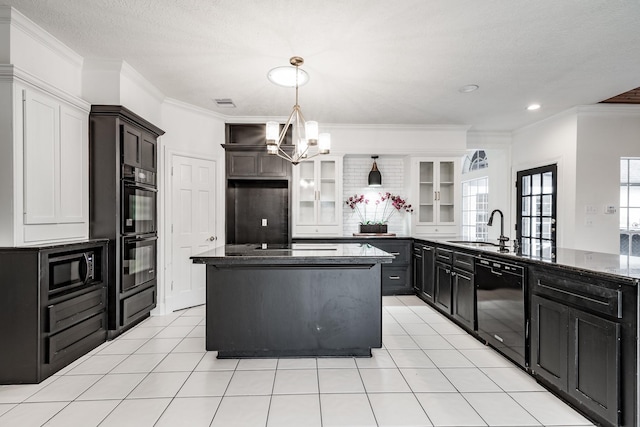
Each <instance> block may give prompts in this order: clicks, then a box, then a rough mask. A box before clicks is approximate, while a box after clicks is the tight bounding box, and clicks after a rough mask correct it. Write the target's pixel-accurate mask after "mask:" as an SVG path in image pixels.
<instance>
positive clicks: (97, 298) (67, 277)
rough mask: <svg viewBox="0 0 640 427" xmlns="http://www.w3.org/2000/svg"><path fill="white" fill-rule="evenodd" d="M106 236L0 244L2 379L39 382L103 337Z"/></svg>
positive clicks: (104, 325) (84, 352)
mask: <svg viewBox="0 0 640 427" xmlns="http://www.w3.org/2000/svg"><path fill="white" fill-rule="evenodd" d="M106 270H107V240H93V241H87V242H83V243H68V244H61V245H52V246H43V247H21V248H0V289H2V298H0V342H1V343H2V350H1V351H0V365H1V366H2V367H3V369H0V384H30V383H39V382H41V381H43V380H44V379H46V378H47V377H49V376H51V375H53V374H55V373H56V372H57V371H59V370H60V369H62V368H64V367H65V366H67V365H68V364H70V363H72V362H73V361H75V360H76V359H78V358H79V357H81V356H83V355H85V354H87V353H88V352H89V351H91V350H93V349H94V348H96V347H97V346H99V345H100V344H102V343H103V342H105V341H106V337H107V325H106V320H107V319H106V307H107V295H106V290H107V286H108V282H107V275H106Z"/></svg>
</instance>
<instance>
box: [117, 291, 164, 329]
mask: <svg viewBox="0 0 640 427" xmlns="http://www.w3.org/2000/svg"><path fill="white" fill-rule="evenodd" d="M120 304H122V310H121V313H122V318H121V325H122V326H124V325H127V324H129V323H131V322H134V321H135V320H138V319H139V318H141V317H143V316H145V315H146V314H147V313H149V312H150V311H151V310H152V309H153V308H154V307H155V306H156V287H155V286H153V287H151V288H147V289H144V290H142V291H140V292H138V293H137V294H135V295H131V296H130V297H128V298H125V299H123V300H122V301H121V302H120Z"/></svg>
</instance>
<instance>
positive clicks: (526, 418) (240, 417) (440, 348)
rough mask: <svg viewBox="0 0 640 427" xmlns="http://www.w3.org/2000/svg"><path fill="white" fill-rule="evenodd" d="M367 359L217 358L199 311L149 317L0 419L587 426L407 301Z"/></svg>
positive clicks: (18, 391) (351, 426) (1, 411)
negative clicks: (208, 343) (208, 349)
mask: <svg viewBox="0 0 640 427" xmlns="http://www.w3.org/2000/svg"><path fill="white" fill-rule="evenodd" d="M383 302H384V308H383V312H384V313H383V322H384V323H383V335H384V337H383V343H384V348H382V349H377V350H374V352H373V353H374V356H373V357H372V358H357V359H353V358H319V359H313V358H308V359H245V360H218V359H216V354H215V352H206V351H205V350H204V307H203V306H200V307H194V308H191V309H188V310H184V311H181V312H176V313H173V314H171V315H167V316H156V317H152V318H150V319H147V320H145V321H144V322H143V323H141V324H140V325H139V326H137V327H135V328H134V329H132V330H131V331H129V332H127V333H126V334H123V335H122V336H120V337H118V338H117V339H115V340H113V341H110V342H107V343H105V344H103V345H102V346H100V347H99V348H97V349H95V350H94V351H92V352H91V353H90V354H89V355H87V356H85V357H83V358H81V359H80V360H78V361H76V362H75V363H73V364H72V365H70V366H68V367H67V368H65V369H64V370H62V371H60V372H59V373H58V374H57V375H55V376H53V377H51V378H49V379H47V380H46V381H44V382H42V383H41V384H37V385H11V386H0V426H3V427H4V426H11V427H14V426H18V427H28V426H41V425H46V426H64V427H73V426H82V427H90V426H98V425H99V426H118V427H125V426H135V427H145V426H158V427H160V426H163V427H164V426H189V427H198V426H212V427H218V426H224V427H241V426H263V427H264V426H267V427H274V426H279V427H286V426H295V427H306V426H325V427H329V426H345V427H347V426H348V427H355V426H432V425H434V426H487V425H489V426H541V425H544V426H587V425H592V424H591V423H590V422H589V421H588V420H587V419H585V418H583V417H582V416H581V415H579V414H578V413H576V412H575V411H574V410H572V409H571V408H569V407H568V406H566V405H565V404H564V403H562V402H561V401H560V400H558V399H556V398H555V397H554V396H553V395H551V394H550V393H549V392H547V391H546V390H545V389H544V388H542V387H540V386H539V385H538V384H537V383H536V382H535V381H534V380H533V379H532V378H531V377H529V376H528V375H526V374H525V373H524V372H522V371H521V370H520V369H518V368H516V367H515V366H514V365H512V364H511V363H510V362H509V361H507V360H506V359H504V358H503V357H502V356H500V355H499V354H498V353H496V352H494V351H493V350H491V349H489V348H487V347H485V346H483V345H482V344H481V343H479V342H478V341H476V340H475V339H473V338H472V337H470V336H468V335H467V334H466V333H465V332H464V331H463V330H462V329H460V328H458V327H457V326H456V325H454V324H453V323H451V322H450V321H448V320H447V319H446V318H445V317H443V316H441V315H440V314H439V313H437V312H436V311H435V310H433V309H432V308H430V307H429V306H427V305H426V304H424V303H423V302H422V301H420V300H419V299H418V298H416V297H414V296H406V297H405V296H398V297H385V298H384V300H383Z"/></svg>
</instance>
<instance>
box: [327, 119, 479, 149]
mask: <svg viewBox="0 0 640 427" xmlns="http://www.w3.org/2000/svg"><path fill="white" fill-rule="evenodd" d="M322 131H323V132H329V133H330V134H331V152H332V153H336V154H345V155H346V154H348V155H363V156H371V155H383V154H390V155H409V154H413V155H427V156H450V155H458V154H460V155H462V154H463V153H464V151H465V150H466V148H467V147H466V144H467V127H465V126H390V125H379V126H378V125H335V124H334V125H323V126H322Z"/></svg>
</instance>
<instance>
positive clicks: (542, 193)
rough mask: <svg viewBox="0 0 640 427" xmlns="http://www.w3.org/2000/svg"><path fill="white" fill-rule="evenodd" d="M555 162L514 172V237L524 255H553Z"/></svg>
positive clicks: (553, 256) (554, 239)
mask: <svg viewBox="0 0 640 427" xmlns="http://www.w3.org/2000/svg"><path fill="white" fill-rule="evenodd" d="M557 171H558V167H557V165H549V166H542V167H539V168H535V169H528V170H524V171H518V173H517V181H516V187H517V193H518V197H517V208H516V209H517V215H518V216H517V225H516V227H517V239H518V242H519V243H520V249H521V250H522V254H523V255H532V256H534V257H540V258H542V259H553V258H555V248H556V198H557V186H558V184H557Z"/></svg>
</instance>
